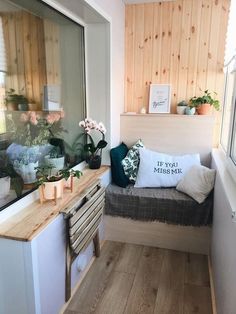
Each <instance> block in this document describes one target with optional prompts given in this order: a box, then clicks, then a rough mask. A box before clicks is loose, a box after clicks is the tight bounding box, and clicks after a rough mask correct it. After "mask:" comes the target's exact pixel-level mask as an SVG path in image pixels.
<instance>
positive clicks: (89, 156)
mask: <svg viewBox="0 0 236 314" xmlns="http://www.w3.org/2000/svg"><path fill="white" fill-rule="evenodd" d="M79 126H80V127H82V128H84V134H85V135H86V144H85V145H84V152H85V160H86V161H87V163H88V165H89V168H90V169H99V168H100V167H101V159H102V157H101V156H102V149H103V148H105V147H106V146H107V142H106V141H105V134H106V128H105V126H104V125H103V123H102V122H99V123H97V122H96V121H94V120H92V119H91V118H86V119H85V120H83V121H80V123H79ZM93 131H99V132H100V133H101V135H102V139H101V140H100V141H98V143H97V145H96V144H95V141H94V140H93V138H92V136H91V133H92V132H93Z"/></svg>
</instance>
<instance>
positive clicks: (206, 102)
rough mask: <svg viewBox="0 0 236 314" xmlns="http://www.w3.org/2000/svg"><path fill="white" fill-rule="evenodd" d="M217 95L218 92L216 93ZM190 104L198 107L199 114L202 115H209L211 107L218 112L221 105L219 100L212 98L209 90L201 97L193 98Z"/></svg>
mask: <svg viewBox="0 0 236 314" xmlns="http://www.w3.org/2000/svg"><path fill="white" fill-rule="evenodd" d="M214 94H215V95H217V94H216V92H214ZM190 104H191V105H192V106H194V107H196V110H197V113H198V114H200V115H207V114H209V113H210V109H211V106H213V107H214V108H215V109H216V110H217V111H218V110H219V109H220V103H219V100H218V99H215V98H214V97H212V96H211V93H210V92H209V90H208V89H206V90H205V91H204V94H203V96H201V97H196V96H194V97H192V98H191V99H190Z"/></svg>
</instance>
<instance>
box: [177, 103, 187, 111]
mask: <svg viewBox="0 0 236 314" xmlns="http://www.w3.org/2000/svg"><path fill="white" fill-rule="evenodd" d="M187 107H188V104H187V102H186V101H185V100H182V101H180V102H179V103H178V104H177V113H178V114H185V109H186V108H187Z"/></svg>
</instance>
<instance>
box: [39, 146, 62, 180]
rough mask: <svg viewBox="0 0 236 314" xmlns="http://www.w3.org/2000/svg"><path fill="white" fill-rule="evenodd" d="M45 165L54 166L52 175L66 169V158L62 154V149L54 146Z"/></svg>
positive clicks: (46, 157)
mask: <svg viewBox="0 0 236 314" xmlns="http://www.w3.org/2000/svg"><path fill="white" fill-rule="evenodd" d="M44 159H45V163H46V165H48V166H50V165H51V166H52V167H53V168H52V174H54V173H56V172H58V171H59V170H61V169H63V168H64V164H65V156H63V155H62V154H61V150H60V147H58V146H53V148H52V149H51V151H50V152H49V154H48V155H46V156H45V157H44Z"/></svg>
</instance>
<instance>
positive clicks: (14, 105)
mask: <svg viewBox="0 0 236 314" xmlns="http://www.w3.org/2000/svg"><path fill="white" fill-rule="evenodd" d="M5 104H6V107H7V110H20V111H27V110H28V109H29V106H28V104H29V101H28V99H27V98H26V97H25V96H24V95H22V94H16V91H15V90H14V89H13V88H10V89H9V91H7V92H6V97H5Z"/></svg>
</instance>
